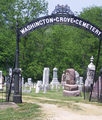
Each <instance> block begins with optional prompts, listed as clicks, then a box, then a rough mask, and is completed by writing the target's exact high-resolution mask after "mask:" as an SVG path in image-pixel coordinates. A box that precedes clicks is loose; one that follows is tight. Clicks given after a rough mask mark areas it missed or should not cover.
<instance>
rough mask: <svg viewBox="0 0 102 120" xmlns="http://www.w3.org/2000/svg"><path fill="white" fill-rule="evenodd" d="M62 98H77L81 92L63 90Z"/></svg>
mask: <svg viewBox="0 0 102 120" xmlns="http://www.w3.org/2000/svg"><path fill="white" fill-rule="evenodd" d="M63 96H67V97H77V96H81V92H80V91H79V90H76V91H67V90H64V91H63Z"/></svg>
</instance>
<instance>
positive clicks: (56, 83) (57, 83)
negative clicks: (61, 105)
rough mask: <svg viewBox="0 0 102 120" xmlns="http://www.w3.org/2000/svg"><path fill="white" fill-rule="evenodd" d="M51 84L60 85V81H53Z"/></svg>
mask: <svg viewBox="0 0 102 120" xmlns="http://www.w3.org/2000/svg"><path fill="white" fill-rule="evenodd" d="M50 84H51V85H59V84H60V83H59V82H53V81H52V82H51V83H50Z"/></svg>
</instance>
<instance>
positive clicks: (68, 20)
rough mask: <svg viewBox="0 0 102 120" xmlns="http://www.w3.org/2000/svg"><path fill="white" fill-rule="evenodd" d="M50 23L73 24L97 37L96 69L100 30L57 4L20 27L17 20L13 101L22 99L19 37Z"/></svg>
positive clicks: (101, 34) (67, 8)
mask: <svg viewBox="0 0 102 120" xmlns="http://www.w3.org/2000/svg"><path fill="white" fill-rule="evenodd" d="M51 25H70V26H75V27H78V28H81V29H84V30H86V31H88V32H90V33H91V34H93V35H95V36H96V37H97V38H99V51H98V58H97V63H96V70H97V66H98V60H99V53H100V45H101V40H102V31H101V30H100V29H99V28H98V27H97V26H95V25H94V24H92V23H90V22H89V21H86V20H84V19H82V18H79V17H77V16H74V13H73V12H72V11H71V10H70V7H69V6H68V5H65V6H63V5H62V6H60V5H57V6H56V7H55V10H54V11H53V12H52V14H51V15H48V16H44V17H41V18H38V19H36V20H34V21H31V22H29V23H28V24H26V25H24V26H23V27H21V28H20V29H19V26H18V21H17V47H16V59H15V69H14V70H13V74H15V80H14V84H15V90H14V95H13V101H14V102H15V103H21V101H22V98H21V95H20V94H19V73H20V70H19V40H20V38H22V37H24V36H26V35H27V34H28V33H30V32H32V31H34V30H36V29H39V28H42V27H45V26H51ZM94 78H95V77H94ZM90 100H91V96H90Z"/></svg>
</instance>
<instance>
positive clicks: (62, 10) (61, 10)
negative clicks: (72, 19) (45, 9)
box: [52, 4, 74, 15]
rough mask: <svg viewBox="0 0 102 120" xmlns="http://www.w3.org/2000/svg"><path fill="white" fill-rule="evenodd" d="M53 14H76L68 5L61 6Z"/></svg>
mask: <svg viewBox="0 0 102 120" xmlns="http://www.w3.org/2000/svg"><path fill="white" fill-rule="evenodd" d="M52 14H70V15H74V13H73V12H72V11H71V10H70V7H69V6H68V5H65V6H63V5H62V6H60V5H59V4H58V5H57V6H56V7H55V10H54V11H53V12H52Z"/></svg>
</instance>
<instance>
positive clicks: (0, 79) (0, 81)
mask: <svg viewBox="0 0 102 120" xmlns="http://www.w3.org/2000/svg"><path fill="white" fill-rule="evenodd" d="M0 90H2V71H0Z"/></svg>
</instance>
